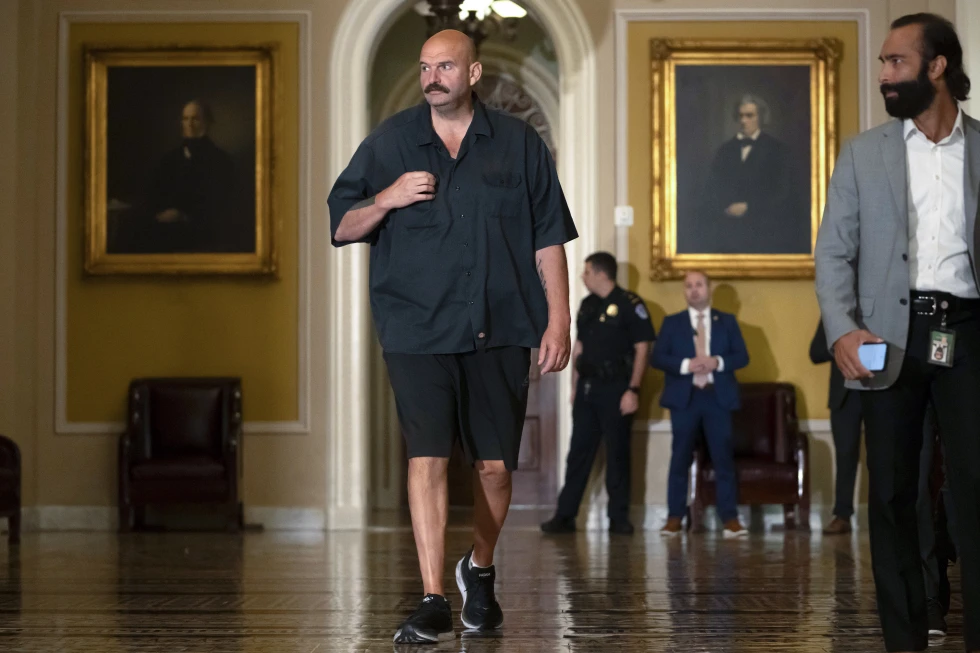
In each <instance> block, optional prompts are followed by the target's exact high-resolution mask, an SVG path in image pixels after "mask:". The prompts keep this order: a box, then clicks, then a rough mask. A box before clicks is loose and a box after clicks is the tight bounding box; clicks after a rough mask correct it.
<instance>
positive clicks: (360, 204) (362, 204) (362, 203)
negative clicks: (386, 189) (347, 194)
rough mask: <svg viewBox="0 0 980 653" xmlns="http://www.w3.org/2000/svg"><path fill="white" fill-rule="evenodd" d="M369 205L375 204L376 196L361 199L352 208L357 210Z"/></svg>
mask: <svg viewBox="0 0 980 653" xmlns="http://www.w3.org/2000/svg"><path fill="white" fill-rule="evenodd" d="M369 206H374V197H369V198H367V199H366V200H361V201H360V202H358V203H357V204H355V205H354V206H352V207H350V210H351V211H356V210H358V209H366V208H367V207H369Z"/></svg>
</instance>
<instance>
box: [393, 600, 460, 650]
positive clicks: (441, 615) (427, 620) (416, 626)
mask: <svg viewBox="0 0 980 653" xmlns="http://www.w3.org/2000/svg"><path fill="white" fill-rule="evenodd" d="M455 638H456V633H454V632H453V612H452V609H451V608H450V606H449V600H448V599H446V597H444V596H439V595H438V594H426V595H425V598H424V599H422V602H421V603H419V607H418V609H417V610H416V611H415V612H413V613H412V616H410V617H409V618H408V619H406V620H405V621H403V622H402V625H401V626H399V627H398V630H396V631H395V639H394V642H395V644H426V643H429V642H443V641H446V640H450V639H455Z"/></svg>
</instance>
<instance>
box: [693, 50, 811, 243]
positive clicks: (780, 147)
mask: <svg viewBox="0 0 980 653" xmlns="http://www.w3.org/2000/svg"><path fill="white" fill-rule="evenodd" d="M760 89H761V90H760ZM766 89H770V90H768V91H767V90H766ZM676 93H677V95H676V109H675V111H676V122H677V128H676V129H677V145H676V157H677V252H678V253H679V254H809V253H810V251H811V242H812V229H811V213H812V212H811V206H810V205H811V201H810V193H811V189H810V149H811V145H810V134H811V128H810V90H809V73H808V71H807V69H805V68H803V67H796V66H782V67H780V66H678V70H677V91H676Z"/></svg>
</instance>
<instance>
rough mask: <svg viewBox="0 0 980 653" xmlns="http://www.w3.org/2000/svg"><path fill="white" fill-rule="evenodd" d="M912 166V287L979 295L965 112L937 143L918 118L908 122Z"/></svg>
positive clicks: (910, 205)
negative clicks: (970, 230) (969, 221)
mask: <svg viewBox="0 0 980 653" xmlns="http://www.w3.org/2000/svg"><path fill="white" fill-rule="evenodd" d="M903 127H904V133H905V151H906V154H907V157H908V165H909V184H908V186H909V191H908V203H909V284H910V285H911V288H912V290H923V291H926V290H934V291H940V292H948V293H950V294H952V295H956V296H957V297H966V298H974V299H975V298H977V297H980V293H978V292H977V284H976V281H974V279H973V269H972V267H971V266H970V248H969V245H968V243H967V242H966V209H965V207H964V205H963V172H964V169H963V166H964V160H965V151H966V146H965V143H966V135H965V134H964V132H963V111H962V110H960V111H959V112H958V113H957V115H956V123H955V124H954V125H953V131H952V132H951V133H950V134H949V136H947V137H946V138H944V139H942V140H941V141H939V142H938V143H933V142H932V141H930V140H929V139H928V138H926V136H925V134H923V133H922V132H921V131H919V128H918V127H916V126H915V122H913V121H912V120H905V121H904V123H903Z"/></svg>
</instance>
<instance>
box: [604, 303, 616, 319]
mask: <svg viewBox="0 0 980 653" xmlns="http://www.w3.org/2000/svg"><path fill="white" fill-rule="evenodd" d="M606 315H608V316H609V317H616V316H617V315H619V306H616V305H615V304H610V305H609V306H607V307H606Z"/></svg>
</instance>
